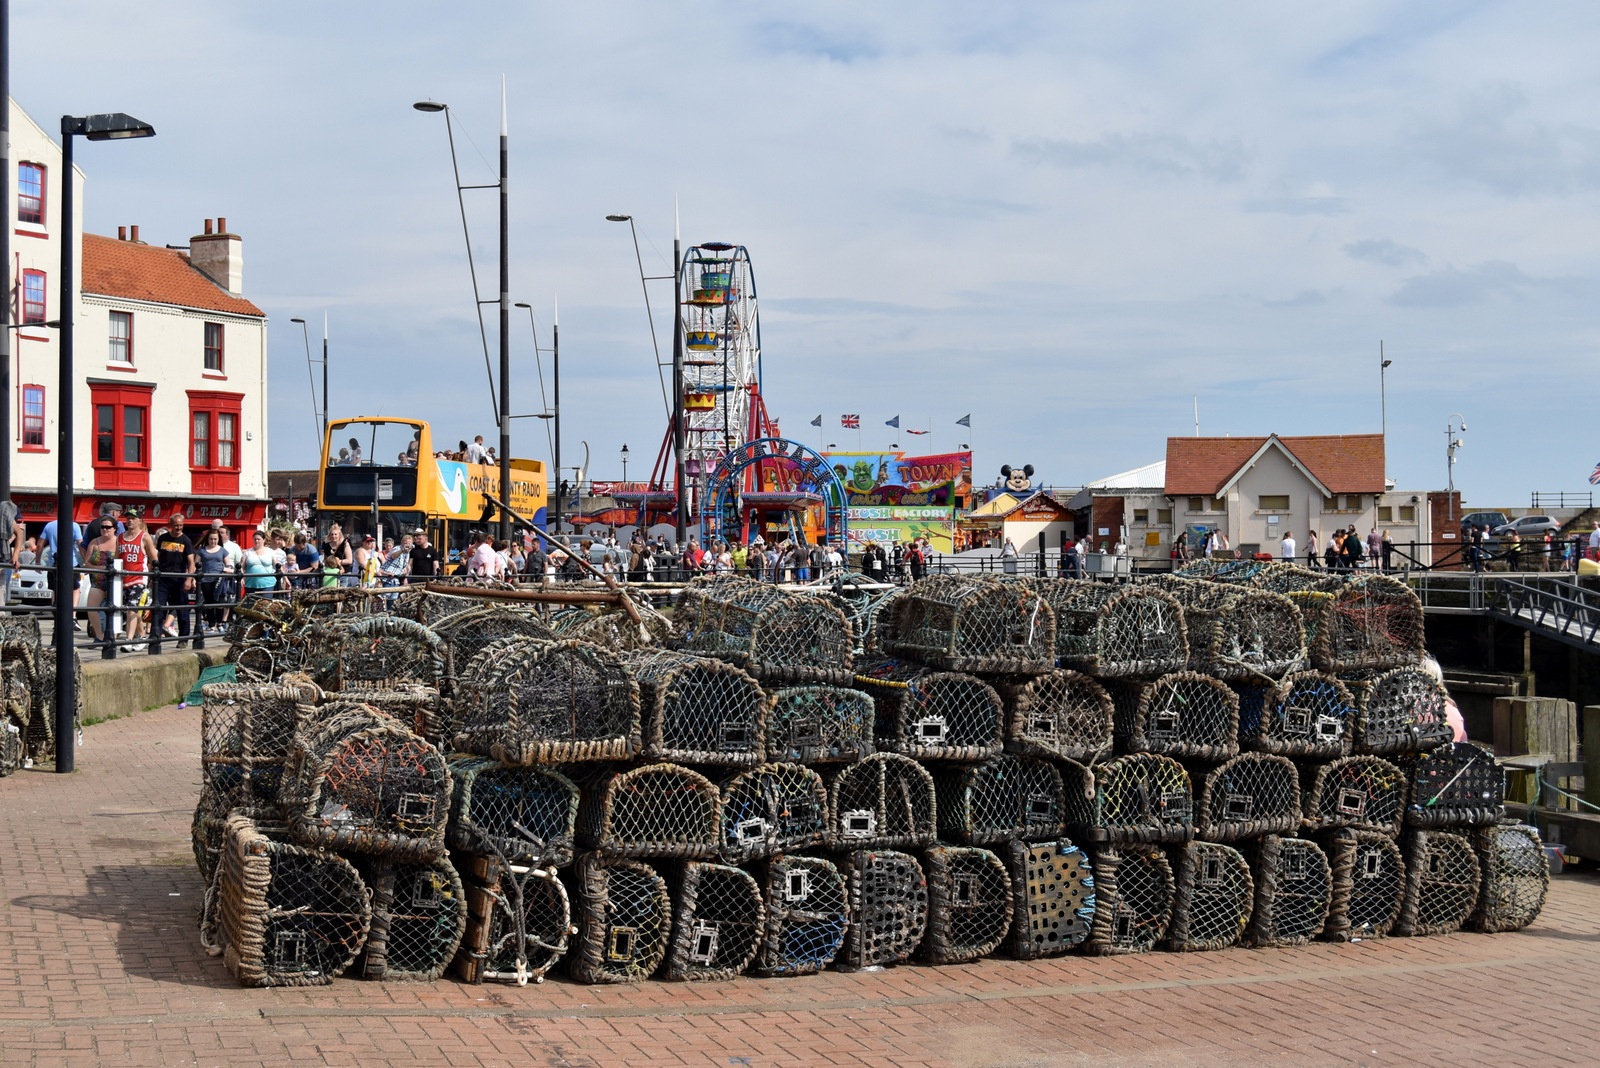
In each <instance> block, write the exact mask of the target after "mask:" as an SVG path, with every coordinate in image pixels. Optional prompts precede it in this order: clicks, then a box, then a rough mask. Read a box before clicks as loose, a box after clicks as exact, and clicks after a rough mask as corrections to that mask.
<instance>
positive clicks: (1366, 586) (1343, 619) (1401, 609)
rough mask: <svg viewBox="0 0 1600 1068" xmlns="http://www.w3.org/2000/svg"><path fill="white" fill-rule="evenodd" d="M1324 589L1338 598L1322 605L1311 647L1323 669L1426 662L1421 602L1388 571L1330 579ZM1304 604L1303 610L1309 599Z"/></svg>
mask: <svg viewBox="0 0 1600 1068" xmlns="http://www.w3.org/2000/svg"><path fill="white" fill-rule="evenodd" d="M1321 589H1322V591H1323V592H1326V593H1331V594H1332V595H1333V600H1332V601H1331V602H1324V603H1320V604H1319V606H1318V609H1317V611H1319V612H1320V613H1321V615H1322V618H1321V619H1320V620H1319V622H1318V625H1317V626H1316V627H1315V628H1314V629H1315V636H1314V639H1313V640H1312V642H1311V644H1310V649H1311V659H1312V662H1313V663H1314V664H1315V665H1316V666H1317V667H1318V668H1319V669H1321V670H1323V671H1353V670H1358V669H1362V668H1366V669H1373V670H1383V669H1386V668H1394V667H1401V666H1404V665H1406V664H1415V663H1418V662H1419V661H1421V660H1422V656H1423V627H1422V602H1421V601H1419V600H1418V599H1417V595H1416V594H1415V593H1413V592H1412V591H1411V588H1410V587H1409V586H1407V585H1406V584H1405V583H1403V582H1400V581H1398V580H1396V579H1392V578H1389V577H1388V576H1386V575H1359V576H1357V577H1355V578H1348V579H1346V578H1343V577H1339V578H1333V579H1329V580H1327V581H1326V582H1325V583H1324V585H1323V586H1322V587H1321ZM1299 603H1300V606H1301V608H1302V611H1304V609H1305V608H1306V605H1307V604H1308V603H1309V602H1306V601H1304V600H1302V601H1301V602H1299ZM1312 629H1313V628H1312V627H1310V626H1308V627H1307V630H1308V631H1309V630H1312Z"/></svg>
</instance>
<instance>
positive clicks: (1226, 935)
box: [1167, 842, 1255, 953]
mask: <svg viewBox="0 0 1600 1068" xmlns="http://www.w3.org/2000/svg"><path fill="white" fill-rule="evenodd" d="M1173 855H1174V859H1175V860H1176V862H1177V871H1176V873H1175V875H1174V888H1173V896H1172V925H1171V926H1170V927H1169V928H1168V929H1167V948H1169V949H1174V950H1177V951H1179V952H1182V953H1188V952H1193V951H1196V950H1209V949H1224V948H1226V947H1228V946H1231V945H1234V944H1236V943H1237V942H1238V941H1239V939H1240V937H1241V936H1242V935H1243V934H1244V928H1245V924H1247V923H1249V922H1250V912H1251V909H1252V908H1253V907H1254V905H1255V883H1254V882H1253V881H1252V880H1251V878H1250V865H1249V863H1248V862H1247V861H1246V860H1245V859H1244V855H1243V854H1242V853H1240V852H1239V851H1238V850H1237V849H1234V848H1233V847H1232V846H1225V845H1221V844H1219V843H1216V842H1189V843H1187V844H1186V845H1184V846H1182V847H1181V848H1179V849H1176V850H1174V851H1173Z"/></svg>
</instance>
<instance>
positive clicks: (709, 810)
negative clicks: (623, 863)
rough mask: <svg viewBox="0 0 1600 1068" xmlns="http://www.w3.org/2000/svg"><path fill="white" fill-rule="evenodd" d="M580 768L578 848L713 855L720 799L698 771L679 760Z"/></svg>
mask: <svg viewBox="0 0 1600 1068" xmlns="http://www.w3.org/2000/svg"><path fill="white" fill-rule="evenodd" d="M573 770H574V771H575V772H576V771H577V770H579V769H573ZM584 770H586V771H587V774H586V775H584V777H583V778H581V779H579V780H578V785H579V786H580V787H581V789H582V799H581V801H580V802H579V805H578V831H577V837H578V844H579V845H580V846H582V847H583V848H585V849H596V850H599V851H600V852H601V853H604V854H605V855H607V856H621V857H693V858H697V859H708V858H711V857H714V856H716V854H717V849H718V847H719V846H720V844H721V837H722V836H721V812H722V801H721V799H720V797H719V795H718V792H717V788H716V786H714V785H713V784H712V782H711V780H710V779H707V778H706V777H705V776H704V775H701V774H700V773H699V772H698V771H694V770H691V769H690V768H685V767H682V766H680V765H678V764H646V765H644V766H642V767H637V768H630V769H628V770H626V771H623V770H620V769H617V768H596V769H584Z"/></svg>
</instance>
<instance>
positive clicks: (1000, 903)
mask: <svg viewBox="0 0 1600 1068" xmlns="http://www.w3.org/2000/svg"><path fill="white" fill-rule="evenodd" d="M923 863H924V865H925V867H926V870H927V877H928V934H927V937H926V938H925V939H924V941H923V943H922V958H923V959H924V960H927V961H929V962H931V963H933V964H960V963H962V962H963V961H969V960H977V959H979V958H980V957H987V956H989V955H990V954H991V953H993V952H994V951H995V950H997V949H999V948H1000V944H1001V943H1002V942H1003V941H1005V937H1006V934H1007V932H1009V931H1010V930H1011V910H1012V895H1011V875H1010V874H1009V873H1008V872H1007V871H1006V866H1005V863H1004V862H1003V861H1001V859H1000V858H999V857H998V856H996V855H995V854H993V853H991V852H989V851H988V850H987V849H973V848H969V847H964V846H935V847H934V848H932V849H930V850H928V851H927V852H926V853H924V854H923Z"/></svg>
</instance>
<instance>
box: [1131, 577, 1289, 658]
mask: <svg viewBox="0 0 1600 1068" xmlns="http://www.w3.org/2000/svg"><path fill="white" fill-rule="evenodd" d="M1159 588H1160V589H1161V590H1163V591H1164V592H1166V593H1169V594H1171V595H1172V596H1173V598H1174V599H1176V600H1177V601H1178V603H1179V604H1180V605H1182V606H1183V621H1184V625H1185V628H1186V629H1187V633H1188V639H1189V668H1190V670H1192V671H1199V672H1205V673H1207V674H1211V675H1215V676H1216V677H1218V678H1224V679H1237V678H1256V677H1259V676H1261V675H1271V676H1274V677H1276V676H1278V675H1282V674H1283V673H1284V672H1287V671H1298V670H1299V669H1300V668H1303V667H1305V666H1306V663H1307V655H1306V632H1305V626H1304V625H1303V624H1302V623H1301V622H1300V612H1299V610H1298V609H1296V608H1295V606H1294V602H1292V601H1290V600H1289V599H1288V598H1287V597H1284V596H1282V595H1280V594H1276V593H1270V592H1268V591H1266V590H1252V589H1241V588H1239V587H1238V586H1236V585H1232V584H1229V583H1226V582H1224V581H1214V582H1201V581H1196V580H1194V579H1169V580H1166V581H1164V582H1161V583H1160V586H1159Z"/></svg>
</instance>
